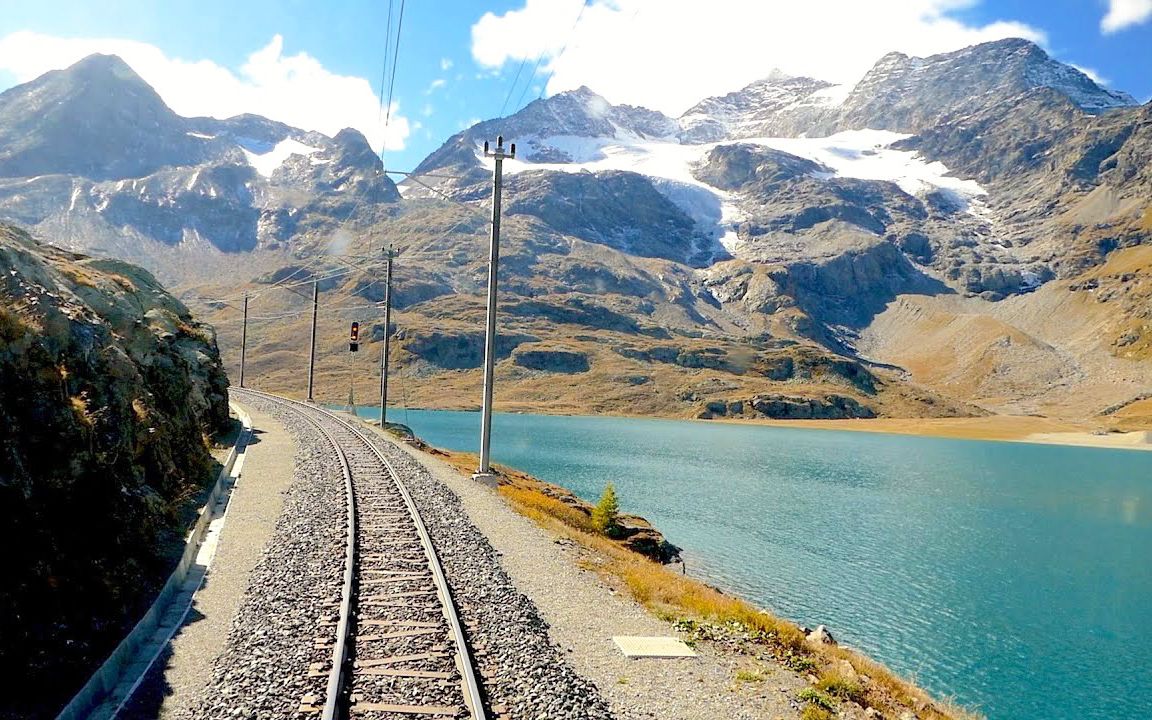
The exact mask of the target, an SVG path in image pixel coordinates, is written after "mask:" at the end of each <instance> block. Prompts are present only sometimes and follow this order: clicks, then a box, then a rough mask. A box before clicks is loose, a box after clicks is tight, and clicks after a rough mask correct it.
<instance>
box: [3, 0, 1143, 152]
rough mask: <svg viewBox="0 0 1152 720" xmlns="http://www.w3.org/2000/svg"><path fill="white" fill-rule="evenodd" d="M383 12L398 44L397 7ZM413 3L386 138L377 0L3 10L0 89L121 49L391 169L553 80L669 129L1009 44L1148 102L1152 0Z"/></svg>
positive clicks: (211, 102)
mask: <svg viewBox="0 0 1152 720" xmlns="http://www.w3.org/2000/svg"><path fill="white" fill-rule="evenodd" d="M392 4H393V34H392V36H391V37H392V42H395V22H396V20H397V17H398V14H399V8H400V5H401V0H394V1H393V3H392ZM404 4H405V13H404V19H403V27H402V28H401V31H400V38H399V42H400V48H399V55H398V64H397V70H396V81H395V91H394V100H395V102H396V105H395V106H394V112H393V113H392V117H391V120H390V122H389V126H388V129H387V131H385V130H384V129H383V126H382V121H381V119H380V118H379V111H378V107H377V104H378V102H379V101H378V96H379V92H380V86H381V73H382V70H383V68H384V63H385V60H384V50H385V44H386V43H388V42H389V40H388V38H389V35H388V33H387V27H388V6H389V3H388V2H386V1H385V0H329V1H328V2H315V1H306V0H239V1H238V0H229V1H227V2H225V1H223V0H197V1H196V2H188V1H186V0H174V1H172V2H164V3H160V2H156V1H155V0H151V1H145V0H105V2H101V3H92V2H90V0H43V1H41V2H26V1H25V0H0V11H2V12H0V89H2V88H5V87H9V86H11V85H13V84H15V83H16V82H17V81H20V80H25V79H28V78H29V77H31V76H34V75H35V74H38V73H39V72H42V71H44V70H46V69H49V68H51V67H55V66H60V65H66V64H68V63H70V62H71V61H72V60H73V59H74V57H73V56H76V55H81V54H87V52H90V51H92V50H95V49H100V50H104V51H117V52H119V50H118V49H120V48H128V50H125V52H123V53H121V54H131V55H132V57H126V59H128V60H129V62H130V63H131V64H133V66H134V67H136V69H137V71H138V72H141V74H142V75H144V76H145V79H147V80H149V81H150V82H152V84H153V85H154V86H156V87H157V89H158V90H159V91H160V92H161V95H163V96H164V97H165V99H166V100H168V101H169V104H170V105H172V106H173V108H174V109H176V110H177V111H179V112H182V113H183V114H221V113H230V112H234V111H253V112H263V114H268V115H270V116H274V117H275V116H279V117H277V119H282V120H285V121H286V122H291V123H292V124H298V125H306V124H307V125H312V126H314V129H320V130H322V131H326V132H329V133H331V132H334V130H335V129H339V126H343V125H352V126H355V127H358V128H360V129H361V130H363V131H365V133H366V134H368V135H369V137H370V138H372V139H373V141H374V144H375V145H377V146H378V147H383V148H384V149H385V158H386V162H387V165H388V167H389V168H391V169H410V168H412V167H414V166H415V165H416V164H417V163H418V162H419V160H420V159H421V158H423V157H424V156H425V155H426V154H428V153H429V152H431V151H432V150H434V149H435V148H436V147H438V146H439V144H440V143H441V142H443V140H445V139H446V138H447V137H448V136H450V135H451V134H452V133H454V132H456V131H458V130H459V129H461V128H462V127H464V126H465V125H467V124H470V123H471V122H474V121H476V120H478V119H486V118H490V117H495V116H497V115H499V114H500V113H501V109H502V108H505V109H506V112H505V114H507V113H510V112H512V111H513V110H515V109H516V107H517V106H518V105H522V104H524V103H527V102H529V101H531V100H533V99H535V98H536V97H538V96H539V95H540V93H541V92H542V91H543V90H544V84H545V82H546V81H549V80H550V81H551V82H550V84H549V85H548V87H547V91H548V92H549V93H551V92H555V91H558V90H563V89H568V88H571V87H576V86H578V85H580V84H587V85H589V86H590V87H592V88H593V89H595V90H597V91H598V92H601V93H602V94H604V95H605V96H606V97H607V98H608V99H609V100H611V101H612V102H617V103H620V102H628V103H633V104H643V105H647V106H650V107H655V108H657V109H660V110H663V111H665V112H668V113H670V114H674V115H675V114H679V113H680V112H682V111H683V110H684V109H686V108H687V107H688V105H690V104H691V103H692V102H693V101H695V100H697V99H700V98H702V97H704V96H706V95H709V94H716V93H723V92H727V91H730V90H734V89H737V88H739V87H740V86H742V85H744V84H746V83H747V82H750V81H752V80H755V79H757V78H758V77H762V76H764V75H766V74H767V73H768V71H770V70H771V69H772V68H773V67H781V68H782V69H784V70H785V71H787V72H791V73H793V74H808V75H814V76H817V77H823V78H827V79H830V80H833V81H837V82H852V81H853V80H854V79H855V78H858V77H859V75H860V74H862V73H863V72H864V71H865V70H867V67H868V66H869V65H870V64H871V62H873V61H874V60H875V59H876V58H877V57H879V55H880V54H883V52H884V51H887V50H893V49H896V50H901V51H903V52H907V53H909V54H917V55H921V54H930V53H932V52H942V51H947V50H952V49H957V48H958V47H962V46H964V45H967V44H971V43H972V42H978V41H981V40H986V39H993V38H995V37H1004V36H1008V35H1023V36H1026V37H1030V38H1032V39H1035V40H1037V41H1038V42H1040V43H1041V44H1042V45H1043V46H1044V47H1045V48H1046V49H1047V50H1048V51H1049V52H1050V53H1051V54H1053V55H1054V56H1055V57H1056V58H1057V59H1059V60H1062V61H1064V62H1069V63H1073V64H1075V65H1077V66H1079V67H1081V68H1083V69H1086V70H1088V71H1091V72H1092V73H1094V74H1096V75H1097V76H1099V77H1101V78H1103V79H1105V80H1106V81H1107V82H1108V84H1109V85H1110V86H1111V87H1113V88H1115V89H1120V90H1125V91H1127V92H1130V93H1131V94H1132V95H1134V96H1135V97H1136V98H1137V99H1138V100H1141V101H1147V100H1148V99H1149V97H1150V96H1152V19H1150V18H1152V0H996V1H995V2H993V1H986V2H976V1H975V0H852V1H850V2H849V1H847V0H806V1H805V2H804V3H792V2H787V3H786V2H781V1H780V0H767V1H765V2H756V3H753V2H748V1H747V0H711V2H710V3H709V4H708V10H707V11H705V12H703V13H702V12H701V11H700V6H699V4H698V3H692V2H689V1H688V0H588V2H587V3H584V2H583V0H505V1H499V0H485V1H484V2H479V1H477V0H435V1H434V2H429V1H428V0H410V1H407V0H405V3H404ZM584 5H586V7H584ZM1106 17H1108V18H1109V20H1108V21H1107V22H1106V23H1105V25H1104V26H1103V27H1102V22H1103V21H1104V19H1105V18H1106ZM577 18H579V19H580V22H579V23H577V22H576V21H577ZM277 37H278V38H280V42H279V44H275V43H273V39H274V38H277ZM125 42H129V43H130V44H128V45H125V44H124V43H125ZM118 43H119V44H118ZM254 53H259V54H258V55H257V56H256V57H255V59H254V57H253V54H254ZM133 58H135V60H133ZM538 60H539V62H540V65H539V68H538V70H537V72H536V73H535V74H533V72H532V70H533V68H534V67H536V63H537V61H538ZM141 66H144V67H141ZM514 78H516V85H515V86H514V87H513V86H512V81H513V79H514ZM401 145H402V146H403V149H400V147H401Z"/></svg>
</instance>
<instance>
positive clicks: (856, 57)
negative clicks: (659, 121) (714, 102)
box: [472, 0, 1046, 115]
mask: <svg viewBox="0 0 1152 720" xmlns="http://www.w3.org/2000/svg"><path fill="white" fill-rule="evenodd" d="M977 1H978V0H803V2H748V0H711V1H710V2H709V3H707V4H706V5H705V6H701V5H700V4H699V3H698V2H694V1H692V0H593V1H592V2H591V3H589V4H588V6H587V7H586V8H584V11H583V15H582V16H581V19H580V22H579V24H578V25H577V26H576V29H575V30H573V22H574V21H575V20H576V17H577V15H578V14H579V13H580V11H581V6H582V5H583V0H525V3H524V6H523V7H521V8H520V9H518V10H512V11H509V12H507V13H504V14H503V15H495V14H493V13H486V14H485V15H484V16H483V17H481V18H480V20H478V21H477V22H476V24H475V25H473V26H472V55H473V58H474V59H475V60H476V62H477V63H478V64H479V65H481V66H482V67H486V68H499V67H501V66H503V65H504V64H505V63H507V62H510V61H511V62H516V61H520V60H522V59H524V58H531V59H535V58H536V57H537V56H538V55H539V54H540V53H541V52H543V53H544V55H545V57H546V58H547V60H546V62H545V63H544V66H542V68H541V73H544V72H546V71H547V72H553V75H552V77H551V79H550V81H549V82H548V86H547V91H548V94H555V93H557V92H560V91H563V90H570V89H573V88H576V87H579V86H580V85H587V86H589V87H591V88H592V89H593V90H595V91H596V92H599V93H601V94H602V95H604V96H605V97H607V98H608V99H609V100H611V101H612V102H616V103H622V102H627V103H632V104H638V105H644V106H647V107H650V108H654V109H657V110H662V111H664V112H666V113H670V114H673V115H678V114H680V113H682V112H683V111H684V110H686V109H687V108H688V107H689V106H691V105H692V104H693V103H695V102H696V101H698V100H700V99H702V98H704V97H706V96H709V95H717V94H723V93H726V92H730V91H732V90H736V89H739V88H740V87H742V86H744V85H746V84H748V83H750V82H753V81H755V80H758V79H760V78H763V77H765V76H767V75H768V74H769V72H771V71H772V70H773V69H774V68H779V69H780V70H783V71H784V72H786V73H790V74H793V75H808V76H811V77H817V78H822V79H825V80H830V81H833V82H841V83H844V82H855V81H856V80H858V79H859V78H860V77H861V76H862V75H863V74H864V73H865V72H867V70H868V69H869V68H870V67H871V66H872V65H873V63H875V62H876V60H877V59H879V58H880V57H881V56H882V55H884V54H885V53H887V52H890V51H894V50H895V51H900V52H904V53H907V54H909V55H918V56H924V55H931V54H933V53H939V52H947V51H950V50H956V49H959V48H962V47H965V46H968V45H972V44H975V43H979V42H985V41H988V40H997V39H1001V38H1005V37H1024V38H1028V39H1031V40H1035V41H1037V42H1040V43H1043V42H1045V41H1046V37H1045V35H1044V33H1043V32H1042V31H1040V30H1038V29H1036V28H1033V27H1031V26H1028V25H1025V24H1023V23H1019V22H1013V21H1004V20H1002V21H997V22H992V23H989V24H986V25H978V26H976V25H969V24H966V23H965V22H963V21H961V20H958V19H956V18H955V17H953V16H951V15H950V13H951V12H952V11H955V10H959V9H963V8H966V7H970V6H972V5H973V4H975V2H977ZM641 9H642V10H643V12H641ZM562 49H563V54H561V50H562Z"/></svg>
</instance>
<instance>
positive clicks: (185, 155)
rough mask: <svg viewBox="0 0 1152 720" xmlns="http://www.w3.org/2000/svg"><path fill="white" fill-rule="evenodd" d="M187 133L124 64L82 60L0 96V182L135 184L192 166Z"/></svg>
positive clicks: (196, 150)
mask: <svg viewBox="0 0 1152 720" xmlns="http://www.w3.org/2000/svg"><path fill="white" fill-rule="evenodd" d="M187 130H188V127H187V122H186V121H185V120H184V118H181V117H180V116H178V115H176V113H174V112H172V110H171V109H169V108H168V106H167V105H165V104H164V100H163V99H161V97H160V95H159V94H158V93H157V92H156V91H155V90H153V89H152V86H150V85H149V84H148V83H146V82H145V81H144V80H143V79H142V78H141V77H140V76H139V75H138V74H136V72H135V71H134V70H133V69H132V68H131V67H130V66H129V65H128V64H127V63H126V62H124V60H122V59H121V58H119V57H117V56H115V55H100V54H96V55H89V56H88V57H85V58H83V59H82V60H80V61H78V62H76V63H75V64H73V65H71V66H70V67H67V68H65V69H63V70H54V71H52V72H49V73H45V74H44V75H41V76H40V77H38V78H36V79H35V80H32V81H31V82H27V83H24V84H23V85H17V86H16V87H13V88H9V89H8V90H6V91H4V92H3V93H0V148H2V149H0V177H32V176H38V175H51V174H58V173H65V174H71V175H80V176H82V177H87V178H91V179H94V180H111V179H123V178H129V177H142V176H144V175H147V174H149V173H151V172H153V171H155V170H156V169H157V168H159V167H163V166H165V165H183V164H189V163H192V162H195V161H197V160H199V159H200V157H201V156H202V154H203V147H202V146H203V140H199V139H197V138H193V137H190V136H189V135H188V134H187Z"/></svg>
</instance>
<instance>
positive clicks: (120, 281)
mask: <svg viewBox="0 0 1152 720" xmlns="http://www.w3.org/2000/svg"><path fill="white" fill-rule="evenodd" d="M227 391H228V380H227V378H226V377H225V375H224V371H223V368H222V366H221V363H220V356H219V353H218V351H217V347H216V339H215V335H214V333H213V331H212V329H211V327H209V326H207V325H204V324H201V323H200V322H199V321H198V320H196V319H195V318H193V317H192V315H191V314H190V313H189V311H188V309H187V308H186V307H185V306H184V305H183V304H182V303H180V302H179V301H178V300H176V299H175V298H173V297H172V296H171V295H169V294H168V293H167V292H165V291H164V289H163V288H162V287H161V286H160V285H159V284H158V283H157V282H156V280H155V279H154V278H153V277H152V276H151V275H150V274H149V273H148V272H146V271H144V270H142V269H140V268H138V267H134V266H131V265H129V264H127V263H124V262H120V261H117V260H109V259H97V258H90V257H85V256H82V255H77V254H74V253H70V252H66V251H63V250H60V249H59V248H55V247H51V246H48V245H44V244H41V243H38V242H36V241H35V240H33V239H32V238H31V237H30V236H29V235H27V234H26V233H24V232H22V231H20V230H18V229H16V228H13V227H12V226H9V225H5V224H0V540H2V541H3V542H4V545H5V547H8V548H12V549H15V550H16V551H15V552H14V553H10V554H9V557H8V564H7V568H6V571H5V572H6V573H7V576H8V579H7V581H6V582H5V583H4V584H3V586H2V587H0V617H3V618H5V622H4V627H3V629H2V632H3V642H0V670H2V671H3V673H4V675H5V677H7V678H8V681H7V682H8V685H7V686H8V691H6V692H5V693H4V696H3V697H2V698H0V716H3V717H22V718H36V717H44V716H45V715H44V713H45V712H46V711H52V710H58V709H59V708H60V707H62V706H63V705H64V703H66V702H67V700H68V699H69V697H70V696H71V694H72V693H74V692H75V691H76V690H78V689H79V687H80V686H81V685H82V684H83V683H84V682H85V681H86V680H87V677H88V675H89V674H90V673H91V672H92V671H94V670H95V668H96V667H97V666H98V665H99V664H100V663H101V662H103V661H104V660H105V658H106V657H107V656H108V654H109V653H110V652H111V650H112V649H113V648H114V647H115V646H116V644H117V643H118V642H119V641H120V639H121V638H122V637H123V635H124V633H125V632H127V630H128V629H130V628H131V626H132V625H133V624H135V622H136V621H137V620H138V619H139V617H140V616H141V614H142V613H143V612H144V610H146V609H147V607H148V605H149V604H151V602H152V600H153V599H154V596H155V593H156V592H158V591H159V589H160V587H161V586H162V585H163V583H164V580H165V579H166V577H167V574H168V573H169V572H170V571H171V566H170V563H171V562H172V558H169V557H166V548H168V547H171V546H173V545H175V546H177V547H179V546H182V544H183V534H184V530H185V527H184V524H183V522H182V520H181V516H180V514H179V511H180V510H181V509H182V508H183V507H184V505H185V504H186V503H187V501H188V499H189V498H190V497H192V496H194V495H195V494H196V493H198V492H200V490H201V489H202V488H204V487H205V485H206V484H207V483H209V482H210V481H211V475H212V462H211V458H210V456H209V454H208V449H207V447H206V445H205V438H206V437H211V436H212V435H214V434H215V433H216V432H218V431H220V430H222V429H224V428H225V427H226V426H227V423H228V405H227ZM183 520H184V521H186V520H187V518H186V517H185V518H183ZM16 619H18V620H19V622H15V621H14V620H16ZM47 717H51V715H47Z"/></svg>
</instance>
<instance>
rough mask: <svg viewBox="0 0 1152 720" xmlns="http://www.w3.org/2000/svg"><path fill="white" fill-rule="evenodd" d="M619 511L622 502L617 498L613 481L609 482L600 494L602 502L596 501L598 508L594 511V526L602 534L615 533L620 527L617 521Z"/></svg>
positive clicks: (610, 534)
mask: <svg viewBox="0 0 1152 720" xmlns="http://www.w3.org/2000/svg"><path fill="white" fill-rule="evenodd" d="M619 512H620V503H619V502H618V501H617V500H616V488H615V487H613V486H612V483H608V485H606V486H605V487H604V494H603V495H601V496H600V502H598V503H596V508H595V509H594V510H593V511H592V527H593V528H595V529H596V532H598V533H600V534H602V535H608V536H609V537H611V536H613V535H615V534H616V532H617V530H618V528H619V527H620V526H619V525H618V524H617V522H616V517H617V515H618V514H619Z"/></svg>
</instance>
